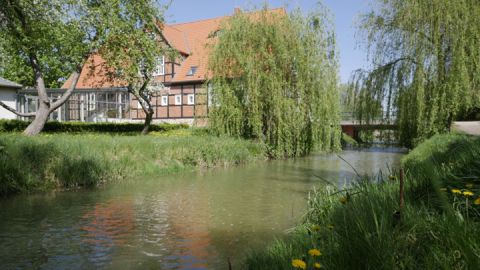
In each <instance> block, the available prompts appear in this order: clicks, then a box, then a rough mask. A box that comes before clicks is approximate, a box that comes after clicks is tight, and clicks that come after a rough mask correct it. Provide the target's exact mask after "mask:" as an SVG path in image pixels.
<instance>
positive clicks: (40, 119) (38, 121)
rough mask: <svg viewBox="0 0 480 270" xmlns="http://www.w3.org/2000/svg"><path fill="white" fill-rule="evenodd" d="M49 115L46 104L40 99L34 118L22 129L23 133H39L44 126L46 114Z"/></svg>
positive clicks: (32, 134) (29, 134)
mask: <svg viewBox="0 0 480 270" xmlns="http://www.w3.org/2000/svg"><path fill="white" fill-rule="evenodd" d="M39 101H40V100H39ZM49 115H50V108H49V107H48V105H47V104H45V103H44V102H42V101H40V107H39V108H38V110H37V113H36V114H35V119H33V121H32V122H31V123H30V125H28V127H27V128H26V129H25V130H24V131H23V134H24V135H27V136H35V135H37V134H38V133H40V132H41V131H42V129H43V127H44V126H45V123H46V122H47V120H48V116H49Z"/></svg>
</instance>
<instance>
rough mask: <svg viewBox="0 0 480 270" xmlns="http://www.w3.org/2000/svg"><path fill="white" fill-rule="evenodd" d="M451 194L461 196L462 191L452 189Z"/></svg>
mask: <svg viewBox="0 0 480 270" xmlns="http://www.w3.org/2000/svg"><path fill="white" fill-rule="evenodd" d="M452 193H455V194H461V193H462V191H461V190H460V189H457V188H454V189H452Z"/></svg>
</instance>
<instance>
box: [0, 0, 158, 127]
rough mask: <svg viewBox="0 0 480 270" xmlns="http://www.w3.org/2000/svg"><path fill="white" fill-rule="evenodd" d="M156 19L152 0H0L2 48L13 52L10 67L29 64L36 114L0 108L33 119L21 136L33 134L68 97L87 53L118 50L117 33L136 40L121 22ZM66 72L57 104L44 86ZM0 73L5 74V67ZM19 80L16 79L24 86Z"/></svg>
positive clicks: (147, 22)
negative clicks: (65, 84) (67, 82)
mask: <svg viewBox="0 0 480 270" xmlns="http://www.w3.org/2000/svg"><path fill="white" fill-rule="evenodd" d="M158 15H159V13H157V6H156V2H155V1H153V0H152V1H150V0H144V1H128V0H105V1H96V0H78V1H77V0H75V1H74V0H63V1H62V0H0V37H1V38H2V39H3V43H2V47H4V48H8V50H10V52H13V53H11V54H8V53H7V55H10V59H15V60H16V61H17V63H18V64H15V63H14V64H13V67H15V66H16V65H18V66H20V64H21V63H28V65H29V66H30V69H31V70H32V73H31V74H32V78H33V83H34V86H35V88H36V90H37V92H38V98H39V105H38V109H37V112H36V113H19V112H16V111H15V110H14V109H12V108H9V107H8V106H6V105H5V104H3V103H1V102H0V105H1V106H3V107H5V108H7V109H9V110H10V111H12V112H14V113H16V114H17V115H20V116H25V117H34V120H33V121H32V122H31V124H30V125H29V126H28V127H27V129H26V130H25V131H24V134H26V135H35V134H38V133H39V132H40V131H41V130H42V128H43V126H44V125H45V122H46V121H47V119H48V116H49V115H50V113H51V112H53V111H54V110H56V109H57V108H58V107H60V106H61V105H62V104H63V103H64V102H65V101H66V100H67V99H68V98H69V97H70V95H71V94H72V92H73V90H74V89H75V87H76V84H77V82H78V78H79V75H80V71H81V69H82V66H83V65H84V63H85V61H86V60H87V59H88V57H89V56H90V55H91V54H92V53H94V52H97V51H98V50H99V49H100V48H103V49H104V50H107V49H108V48H109V49H111V50H115V49H116V48H119V47H122V46H123V45H124V44H122V43H121V42H118V43H115V42H112V40H113V39H114V38H115V36H116V35H118V36H122V37H124V38H129V39H135V38H136V35H138V31H133V29H134V28H133V27H131V28H125V27H124V20H126V18H129V19H130V18H135V22H136V24H135V26H137V27H142V26H146V25H152V24H153V23H157V22H162V20H161V19H162V18H161V17H159V16H158ZM129 22H132V21H131V20H130V21H129ZM122 48H123V49H126V48H125V47H122ZM15 52H16V54H15ZM60 63H63V65H61V64H60ZM62 69H65V72H64V71H63V70H62ZM9 70H10V69H9ZM69 71H73V72H72V75H71V77H70V78H71V80H72V84H71V86H70V88H69V89H67V90H66V91H65V93H64V94H63V95H62V96H61V97H60V98H59V99H57V100H56V101H52V100H50V99H49V97H48V95H47V92H46V85H47V83H48V84H49V85H53V84H54V82H58V80H59V79H61V78H55V77H56V76H59V75H60V76H64V74H66V73H67V72H69ZM4 72H9V71H6V68H4ZM20 73H22V72H20ZM47 78H48V81H47ZM24 79H25V81H24V80H23V79H22V80H20V81H21V82H28V80H27V79H26V78H24Z"/></svg>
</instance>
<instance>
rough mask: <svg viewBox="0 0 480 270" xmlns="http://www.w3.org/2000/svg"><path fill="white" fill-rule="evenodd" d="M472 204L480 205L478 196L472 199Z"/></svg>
mask: <svg viewBox="0 0 480 270" xmlns="http://www.w3.org/2000/svg"><path fill="white" fill-rule="evenodd" d="M473 204H476V205H480V197H478V198H477V199H476V200H475V201H473Z"/></svg>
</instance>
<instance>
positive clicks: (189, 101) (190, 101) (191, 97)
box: [187, 94, 195, 105]
mask: <svg viewBox="0 0 480 270" xmlns="http://www.w3.org/2000/svg"><path fill="white" fill-rule="evenodd" d="M187 104H188V105H193V104H195V94H188V96H187Z"/></svg>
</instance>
